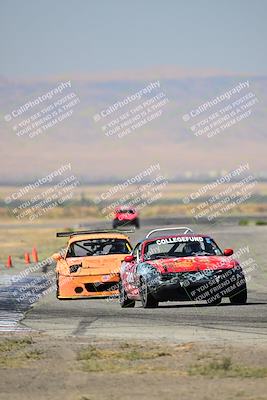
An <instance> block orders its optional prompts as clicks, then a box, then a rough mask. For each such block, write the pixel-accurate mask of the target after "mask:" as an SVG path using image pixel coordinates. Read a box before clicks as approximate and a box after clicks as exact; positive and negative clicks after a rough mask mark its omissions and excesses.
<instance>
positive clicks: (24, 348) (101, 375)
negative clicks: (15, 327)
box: [0, 334, 267, 400]
mask: <svg viewBox="0 0 267 400" xmlns="http://www.w3.org/2000/svg"><path fill="white" fill-rule="evenodd" d="M0 399H4V400H11V399H12V400H33V399H34V400H37V399H38V400H42V399H46V400H47V399H53V400H62V399H64V400H98V399H109V400H112V399H114V400H115V399H116V400H120V399H123V400H128V399H131V400H132V399H136V400H137V399H138V400H140V399H148V400H150V399H151V400H152V399H161V400H164V399H166V400H172V399H175V400H177V399H192V400H195V399H197V400H202V399H203V400H214V399H216V400H226V399H227V400H234V399H240V400H266V399H267V344H260V345H257V348H255V347H254V346H253V345H251V346H248V345H247V344H246V346H245V347H243V345H242V343H241V344H237V345H228V344H225V345H224V344H218V345H214V344H213V345H208V344H207V343H203V344H201V343H193V342H189V343H181V344H172V343H164V342H162V341H161V342H159V343H158V342H144V341H136V342H132V341H131V342H127V341H118V340H92V339H85V338H79V337H71V338H62V339H60V338H53V339H51V338H50V337H49V336H46V335H44V334H33V335H29V334H27V335H25V334H23V335H9V336H4V335H1V336H0Z"/></svg>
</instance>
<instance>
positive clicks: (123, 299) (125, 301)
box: [119, 281, 135, 308]
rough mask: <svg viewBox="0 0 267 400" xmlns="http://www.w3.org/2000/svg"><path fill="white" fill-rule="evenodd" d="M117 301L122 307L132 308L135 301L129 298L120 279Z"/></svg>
mask: <svg viewBox="0 0 267 400" xmlns="http://www.w3.org/2000/svg"><path fill="white" fill-rule="evenodd" d="M119 301H120V305H121V307H122V308H133V307H134V306H135V301H134V300H131V299H129V297H128V296H127V293H126V291H125V289H124V286H123V284H122V282H121V281H120V282H119Z"/></svg>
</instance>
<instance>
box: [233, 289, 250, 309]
mask: <svg viewBox="0 0 267 400" xmlns="http://www.w3.org/2000/svg"><path fill="white" fill-rule="evenodd" d="M247 298H248V293H247V287H246V286H244V287H243V288H241V289H240V291H239V292H237V293H235V294H233V295H232V296H230V297H229V300H230V303H231V304H239V305H241V304H246V302H247Z"/></svg>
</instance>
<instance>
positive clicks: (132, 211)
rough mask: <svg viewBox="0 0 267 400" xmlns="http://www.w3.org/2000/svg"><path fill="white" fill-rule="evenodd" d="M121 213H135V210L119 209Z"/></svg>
mask: <svg viewBox="0 0 267 400" xmlns="http://www.w3.org/2000/svg"><path fill="white" fill-rule="evenodd" d="M117 212H118V213H119V214H134V210H117Z"/></svg>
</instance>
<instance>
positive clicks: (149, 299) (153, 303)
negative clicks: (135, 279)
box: [139, 278, 159, 308]
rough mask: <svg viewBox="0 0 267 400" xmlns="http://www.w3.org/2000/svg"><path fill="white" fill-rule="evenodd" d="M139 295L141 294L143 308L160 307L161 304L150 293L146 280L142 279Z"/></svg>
mask: <svg viewBox="0 0 267 400" xmlns="http://www.w3.org/2000/svg"><path fill="white" fill-rule="evenodd" d="M139 293H140V298H141V302H142V306H143V308H156V307H158V305H159V302H158V300H156V299H155V297H153V296H152V294H151V293H150V290H149V288H148V285H147V282H146V280H145V279H144V278H140V287H139Z"/></svg>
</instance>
